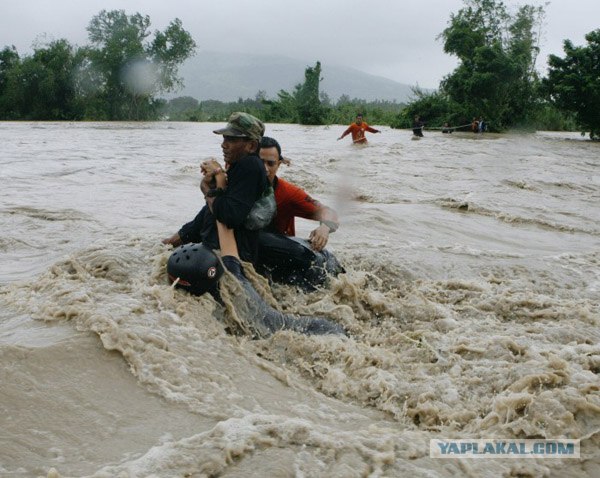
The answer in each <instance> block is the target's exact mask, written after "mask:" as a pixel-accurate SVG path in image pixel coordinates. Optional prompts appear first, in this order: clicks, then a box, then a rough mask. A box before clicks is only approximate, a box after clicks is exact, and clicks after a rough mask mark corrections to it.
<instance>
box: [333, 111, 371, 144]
mask: <svg viewBox="0 0 600 478" xmlns="http://www.w3.org/2000/svg"><path fill="white" fill-rule="evenodd" d="M365 131H368V132H369V133H381V131H380V130H378V129H375V128H371V127H370V126H369V125H368V124H367V123H365V122H364V121H363V115H362V114H360V113H359V114H357V115H356V121H355V122H354V123H352V124H351V125H350V126H348V128H347V129H346V131H344V132H343V133H342V135H341V136H340V137H339V138H338V141H339V140H340V139H342V138H343V137H344V136H346V135H348V134H350V133H352V142H353V143H355V144H366V143H367V138H366V136H365Z"/></svg>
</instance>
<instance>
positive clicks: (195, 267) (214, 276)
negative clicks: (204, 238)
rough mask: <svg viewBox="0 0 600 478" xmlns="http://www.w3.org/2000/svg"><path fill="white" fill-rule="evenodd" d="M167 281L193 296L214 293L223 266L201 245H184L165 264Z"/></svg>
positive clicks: (211, 252)
mask: <svg viewBox="0 0 600 478" xmlns="http://www.w3.org/2000/svg"><path fill="white" fill-rule="evenodd" d="M167 274H168V275H169V281H171V282H175V281H176V280H177V279H179V280H178V282H177V287H181V288H182V289H185V290H187V291H188V292H190V293H192V294H194V295H202V294H204V293H205V292H215V291H216V285H217V282H218V281H219V279H220V278H221V276H222V275H223V266H222V265H221V262H220V261H219V259H218V258H217V256H216V255H215V253H214V252H213V251H211V250H210V249H209V248H207V247H205V246H204V245H203V244H184V245H183V246H179V247H178V248H177V249H175V250H174V251H173V254H171V257H169V261H168V262H167Z"/></svg>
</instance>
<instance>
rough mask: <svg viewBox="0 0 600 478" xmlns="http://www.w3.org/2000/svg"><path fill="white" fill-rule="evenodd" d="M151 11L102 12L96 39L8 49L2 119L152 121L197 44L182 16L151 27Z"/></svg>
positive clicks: (0, 80) (3, 62)
mask: <svg viewBox="0 0 600 478" xmlns="http://www.w3.org/2000/svg"><path fill="white" fill-rule="evenodd" d="M149 28H150V18H149V17H148V16H142V15H140V14H139V13H137V14H135V15H127V14H126V13H125V12H124V11H123V10H113V11H106V10H103V11H101V12H100V13H99V14H98V15H96V16H94V17H93V18H92V20H91V21H90V23H89V25H88V27H87V31H88V34H89V40H90V44H89V45H87V46H84V47H76V46H74V45H71V44H70V43H69V42H68V41H67V40H64V39H61V40H56V41H53V42H51V43H49V44H47V45H44V46H40V47H37V48H35V49H34V52H33V54H31V55H28V56H24V57H21V56H20V55H19V54H18V52H17V51H16V49H15V48H14V47H4V49H3V50H2V51H0V119H3V120H147V119H155V118H156V117H157V115H158V111H159V109H160V107H161V106H162V105H163V103H164V100H160V99H159V98H157V95H158V94H159V93H163V92H168V91H173V90H174V89H176V88H177V87H178V86H179V85H180V84H181V79H180V78H179V77H178V76H177V70H178V66H179V65H180V64H181V63H182V62H183V61H184V60H185V59H187V58H188V57H189V56H190V55H191V54H192V53H193V52H194V49H195V47H196V44H195V43H194V40H193V39H192V37H191V35H190V34H189V33H188V32H186V31H185V30H184V29H183V27H182V24H181V21H180V20H178V19H175V20H173V21H172V22H171V23H170V24H169V25H168V27H167V28H166V29H165V30H164V31H162V32H161V31H157V32H155V33H154V34H153V35H152V34H151V33H150V30H149Z"/></svg>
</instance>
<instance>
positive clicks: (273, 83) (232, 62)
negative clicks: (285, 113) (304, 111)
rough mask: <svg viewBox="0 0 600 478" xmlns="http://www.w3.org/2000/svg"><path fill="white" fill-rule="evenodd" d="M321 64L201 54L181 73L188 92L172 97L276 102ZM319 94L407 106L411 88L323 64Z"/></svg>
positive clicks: (274, 58)
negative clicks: (259, 96)
mask: <svg viewBox="0 0 600 478" xmlns="http://www.w3.org/2000/svg"><path fill="white" fill-rule="evenodd" d="M316 62H317V59H315V61H314V62H312V63H310V62H304V61H301V60H294V59H291V58H286V57H283V56H263V55H246V54H239V53H218V52H207V51H204V52H200V53H198V54H197V55H196V56H195V57H194V58H191V59H190V60H188V61H187V62H186V63H185V64H183V65H182V66H181V68H180V70H179V73H180V75H181V76H182V77H183V78H184V82H185V87H184V88H183V89H182V90H181V91H178V92H176V93H175V94H173V93H171V94H170V95H169V97H171V98H173V97H177V96H191V97H193V98H196V99H197V100H201V101H202V100H221V101H236V100H237V99H238V98H240V97H241V98H244V99H245V98H254V97H255V96H256V93H258V91H259V90H263V91H265V92H266V95H267V98H272V99H274V98H276V97H277V93H278V92H279V90H286V91H289V92H291V91H292V90H293V88H294V86H296V85H297V84H298V83H302V82H303V81H304V70H305V69H306V67H307V66H314V65H315V63H316ZM321 68H322V77H323V81H322V82H321V91H324V92H326V93H327V94H328V95H329V97H330V98H331V100H332V101H334V102H335V101H337V100H338V99H339V97H340V96H342V95H344V94H346V95H348V96H349V97H350V98H360V99H364V100H368V101H372V100H388V101H393V100H396V101H397V102H398V103H402V102H406V100H407V99H408V97H409V96H410V94H411V89H410V86H409V85H405V84H402V83H398V82H395V81H392V80H389V79H387V78H382V77H380V76H374V75H369V74H367V73H364V72H362V71H359V70H356V69H354V68H349V67H343V66H334V65H328V64H324V63H322V64H321Z"/></svg>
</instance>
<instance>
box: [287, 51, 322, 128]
mask: <svg viewBox="0 0 600 478" xmlns="http://www.w3.org/2000/svg"><path fill="white" fill-rule="evenodd" d="M320 82H321V62H319V61H317V63H316V65H315V67H314V68H312V67H307V68H306V70H305V71H304V83H302V84H300V85H297V86H296V91H295V93H294V97H295V100H296V110H297V112H298V120H299V122H300V124H323V123H324V121H325V108H324V107H323V105H322V104H321V99H320V96H319V84H320Z"/></svg>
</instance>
